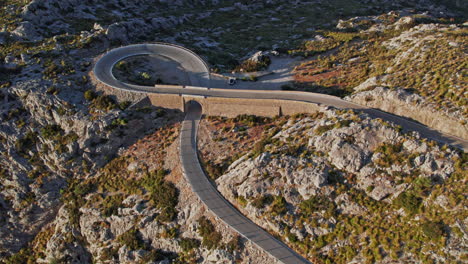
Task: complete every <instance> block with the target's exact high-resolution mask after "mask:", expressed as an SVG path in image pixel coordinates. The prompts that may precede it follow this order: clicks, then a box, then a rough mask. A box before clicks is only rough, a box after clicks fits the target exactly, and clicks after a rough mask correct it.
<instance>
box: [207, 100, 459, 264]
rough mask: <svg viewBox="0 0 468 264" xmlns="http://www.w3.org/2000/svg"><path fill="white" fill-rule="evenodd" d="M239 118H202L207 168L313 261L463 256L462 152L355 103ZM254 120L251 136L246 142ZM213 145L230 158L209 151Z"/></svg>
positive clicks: (248, 211) (228, 192) (241, 204)
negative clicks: (359, 109) (362, 110)
mask: <svg viewBox="0 0 468 264" xmlns="http://www.w3.org/2000/svg"><path fill="white" fill-rule="evenodd" d="M246 120H249V119H248V118H247V117H246V118H244V119H241V120H239V119H237V120H236V119H234V120H232V119H222V118H218V119H213V118H212V119H211V120H208V121H205V123H204V124H203V126H204V127H205V130H206V131H210V132H209V133H208V132H206V133H203V135H204V136H203V138H202V139H200V140H201V141H200V142H201V144H200V148H201V152H202V153H203V159H204V161H205V164H210V165H209V166H208V167H207V170H208V171H209V172H212V173H211V175H212V176H214V177H213V178H214V179H216V184H217V186H218V190H219V191H220V192H221V193H222V194H223V195H224V196H225V197H226V198H227V199H229V200H230V201H231V202H232V203H233V204H234V205H236V206H237V207H238V208H239V209H240V210H241V211H242V212H243V213H244V214H245V215H246V216H248V217H249V218H250V219H253V220H254V221H255V222H256V223H257V224H258V225H260V226H262V227H263V228H265V229H266V230H269V231H270V232H271V233H272V234H274V235H277V236H279V237H281V238H282V239H283V241H285V242H286V243H287V244H288V245H290V246H291V247H292V248H294V249H295V250H297V251H298V252H300V253H301V254H303V255H304V256H306V257H308V259H309V260H311V261H312V262H313V263H376V262H377V263H395V262H399V263H401V262H405V263H407V262H416V263H419V262H424V263H432V262H436V263H450V262H454V263H456V262H459V261H463V260H464V259H466V250H467V246H468V245H467V235H468V234H467V232H466V227H465V226H466V224H468V222H467V219H466V210H467V204H466V199H465V198H464V197H465V194H466V181H467V180H468V178H467V176H468V175H467V174H466V171H465V170H466V166H467V156H466V153H461V152H459V151H457V150H454V149H452V148H449V147H447V146H439V145H437V144H436V143H435V142H431V141H427V140H425V139H423V138H420V137H419V135H418V134H415V133H413V134H403V133H401V132H400V131H401V130H400V128H399V127H395V126H393V125H391V124H389V123H386V122H383V121H382V120H379V119H370V118H369V117H367V116H366V115H363V114H359V113H354V112H352V111H340V110H333V109H324V110H323V111H322V112H319V113H317V114H315V115H312V116H308V115H298V116H295V117H291V118H279V119H273V120H271V119H269V120H257V121H246ZM214 127H216V128H217V129H216V130H213V129H209V128H214ZM259 128H261V131H263V134H261V135H260V136H257V137H253V138H254V142H256V143H253V142H244V141H245V139H243V138H245V137H247V138H248V139H250V138H251V137H249V136H248V135H252V133H253V134H256V131H258V129H259ZM233 138H237V139H238V140H237V141H235V143H234V142H233V141H232V139H233ZM239 142H240V144H239ZM219 145H223V146H224V148H225V149H229V148H230V149H239V150H238V151H237V153H235V154H236V155H237V158H234V159H229V155H222V154H220V153H215V154H214V155H213V154H211V151H209V149H212V148H217V146H219ZM246 146H250V147H246ZM224 153H229V152H226V151H225V152H224ZM239 157H240V158H239ZM213 168H219V169H218V170H215V169H213ZM213 172H214V173H213Z"/></svg>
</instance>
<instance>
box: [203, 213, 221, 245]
mask: <svg viewBox="0 0 468 264" xmlns="http://www.w3.org/2000/svg"><path fill="white" fill-rule="evenodd" d="M198 234H199V235H200V236H201V237H202V238H203V240H202V245H203V246H204V247H206V248H208V249H215V248H220V247H221V240H222V235H221V233H219V232H218V231H216V229H215V227H214V225H213V224H212V223H211V221H210V220H208V219H207V218H206V217H204V216H202V217H200V219H198Z"/></svg>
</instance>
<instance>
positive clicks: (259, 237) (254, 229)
mask: <svg viewBox="0 0 468 264" xmlns="http://www.w3.org/2000/svg"><path fill="white" fill-rule="evenodd" d="M187 104H188V107H187V115H186V116H185V120H184V122H183V123H182V132H181V135H180V153H179V155H180V160H181V161H182V168H183V170H184V174H185V176H186V177H187V179H188V180H189V182H190V184H191V186H192V190H193V191H194V192H195V193H196V194H197V195H198V197H199V198H200V200H201V201H202V202H203V203H204V204H205V205H206V207H208V208H209V209H210V210H211V211H212V212H213V213H214V214H215V215H216V216H217V217H219V218H220V219H221V220H223V221H224V222H225V223H226V224H228V225H229V226H230V227H232V228H233V229H234V230H236V231H237V232H238V233H239V234H241V235H242V236H244V237H245V238H247V239H249V240H250V241H252V242H253V243H255V244H256V245H257V246H259V247H261V248H262V249H263V250H265V251H266V252H268V253H269V254H270V255H271V256H273V257H274V258H276V259H278V260H279V261H281V262H282V263H287V264H289V263H290V264H299V263H309V262H308V261H306V260H305V259H303V258H302V257H301V256H300V255H298V254H297V253H295V252H294V251H293V250H291V249H290V248H289V247H288V246H286V245H285V244H284V243H282V242H281V241H279V240H277V239H275V238H274V237H273V236H271V235H270V234H269V233H268V232H266V231H265V230H263V229H261V228H260V227H258V226H257V225H256V224H254V223H253V222H252V221H251V220H250V219H248V218H247V217H245V216H243V215H242V214H241V213H240V212H239V211H238V210H237V209H235V208H234V207H233V206H232V205H231V204H230V203H229V202H228V201H226V199H224V197H223V196H222V195H221V194H220V193H219V192H218V190H217V189H216V187H215V186H214V185H213V184H211V182H210V180H209V179H208V177H206V175H205V173H204V172H203V169H202V168H201V166H200V162H199V160H198V155H197V131H198V123H199V122H200V118H201V115H202V108H201V106H200V104H198V103H197V102H195V101H190V102H188V103H187Z"/></svg>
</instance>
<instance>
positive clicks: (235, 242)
mask: <svg viewBox="0 0 468 264" xmlns="http://www.w3.org/2000/svg"><path fill="white" fill-rule="evenodd" d="M242 248H243V245H242V241H241V239H240V236H238V235H236V236H234V237H233V238H232V239H231V240H230V241H229V242H228V243H227V244H226V250H227V251H229V252H231V253H232V252H238V251H240V249H242Z"/></svg>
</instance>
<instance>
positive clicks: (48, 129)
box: [41, 124, 64, 140]
mask: <svg viewBox="0 0 468 264" xmlns="http://www.w3.org/2000/svg"><path fill="white" fill-rule="evenodd" d="M63 133H64V131H63V129H62V127H60V126H59V125H56V124H54V125H46V126H45V127H43V128H41V136H42V137H43V138H44V139H48V140H57V139H58V138H59V137H60V136H62V135H63Z"/></svg>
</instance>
